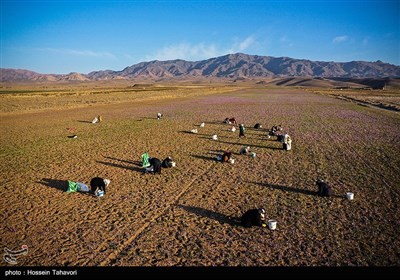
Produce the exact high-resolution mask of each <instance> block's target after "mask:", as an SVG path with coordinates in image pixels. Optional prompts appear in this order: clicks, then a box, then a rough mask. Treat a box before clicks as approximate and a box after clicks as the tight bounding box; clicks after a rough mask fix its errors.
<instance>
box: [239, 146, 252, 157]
mask: <svg viewBox="0 0 400 280" xmlns="http://www.w3.org/2000/svg"><path fill="white" fill-rule="evenodd" d="M239 152H240V154H241V155H247V156H248V155H250V154H251V153H252V152H251V148H250V146H244V147H242V148H241V149H240V151H239Z"/></svg>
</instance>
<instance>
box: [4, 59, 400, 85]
mask: <svg viewBox="0 0 400 280" xmlns="http://www.w3.org/2000/svg"><path fill="white" fill-rule="evenodd" d="M283 77H314V78H315V77H320V78H345V79H353V78H363V79H364V78H398V77H400V66H396V65H393V64H389V63H384V62H382V61H375V62H366V61H351V62H324V61H311V60H305V59H294V58H289V57H272V56H258V55H248V54H243V53H236V54H228V55H224V56H220V57H215V58H210V59H207V60H201V61H185V60H180V59H177V60H168V61H158V60H154V61H150V62H141V63H138V64H135V65H132V66H129V67H126V68H125V69H123V70H121V71H113V70H102V71H93V72H90V73H88V74H79V73H70V74H66V75H56V74H39V73H36V72H32V71H29V70H19V69H4V68H3V69H0V81H2V82H5V81H25V80H30V81H83V80H113V79H155V80H157V79H192V78H227V79H233V80H235V79H255V78H283Z"/></svg>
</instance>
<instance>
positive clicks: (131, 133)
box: [0, 85, 400, 266]
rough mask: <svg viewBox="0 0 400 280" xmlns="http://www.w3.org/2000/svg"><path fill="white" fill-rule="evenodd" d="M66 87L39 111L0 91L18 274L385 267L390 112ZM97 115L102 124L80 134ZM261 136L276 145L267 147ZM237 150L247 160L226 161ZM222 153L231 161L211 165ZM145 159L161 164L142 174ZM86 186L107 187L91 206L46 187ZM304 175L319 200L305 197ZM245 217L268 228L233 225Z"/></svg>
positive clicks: (277, 95)
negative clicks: (33, 270)
mask: <svg viewBox="0 0 400 280" xmlns="http://www.w3.org/2000/svg"><path fill="white" fill-rule="evenodd" d="M73 91H74V92H75V93H74V95H71V96H69V95H68V98H66V95H63V94H60V95H57V96H51V97H49V99H48V101H46V100H47V99H46V98H44V97H43V96H39V100H38V102H39V103H35V97H34V96H33V95H32V96H31V97H23V96H21V94H18V96H17V95H14V96H13V95H12V94H10V93H5V94H2V95H1V96H0V98H2V100H5V101H7V102H6V103H2V104H3V105H1V121H0V129H1V137H0V144H1V145H0V147H1V148H0V152H1V170H0V178H1V181H2V184H1V188H0V213H1V216H2V224H1V227H0V236H1V238H0V246H1V247H2V248H5V247H7V248H10V249H14V250H15V249H20V248H21V246H22V245H27V246H28V248H29V250H28V253H27V254H26V255H21V256H19V257H18V258H17V261H18V265H24V266H37V265H39V266H76V265H77V266H398V265H400V237H399V234H398V233H399V228H400V209H399V205H400V189H399V187H400V159H399V155H400V115H399V113H398V112H397V111H393V110H386V109H384V108H383V109H382V108H377V107H368V106H360V105H359V104H357V103H354V102H349V101H348V100H344V99H338V98H333V97H332V96H330V95H327V94H320V93H317V92H311V91H305V90H302V89H288V88H282V89H279V88H266V87H263V86H262V85H261V86H255V87H253V88H250V87H249V88H244V87H235V86H229V87H224V86H218V87H216V88H213V87H204V88H202V87H196V88H189V87H181V88H180V87H175V88H169V89H168V90H162V91H161V90H160V91H157V92H156V91H149V92H147V91H137V92H136V93H133V92H128V91H118V92H114V93H112V92H110V90H105V92H104V93H99V94H97V95H96V94H88V93H82V92H81V91H80V90H75V89H74V90H73ZM90 91H95V89H86V90H85V92H90ZM79 92H81V93H82V94H79ZM130 94H137V96H136V97H140V98H136V99H135V98H133V97H132V95H130ZM165 94H167V95H168V96H169V97H168V98H163V97H165ZM94 96H96V97H94ZM128 96H129V97H128ZM24 98H25V99H24ZM92 98H93V99H92ZM26 100H28V102H26ZM45 102H50V103H51V104H49V106H46V103H45ZM74 104H75V105H76V106H75V105H74ZM27 106H29V110H27V109H26V107H27ZM158 112H161V113H163V118H161V119H160V120H157V118H156V115H157V113H158ZM97 115H101V116H102V118H103V121H102V122H101V123H97V124H92V123H91V120H92V119H93V117H95V116H97ZM226 117H235V118H236V119H237V120H238V122H239V123H243V124H244V125H245V128H246V130H245V135H246V137H244V138H239V137H238V135H239V130H237V131H235V132H232V131H231V128H232V126H231V125H228V124H224V123H223V120H224V119H225V118H226ZM202 122H204V124H205V125H204V127H200V123H202ZM256 123H260V124H261V125H262V128H261V129H255V128H254V125H255V124H256ZM273 125H282V127H283V130H284V131H285V132H288V133H289V134H290V136H291V138H292V140H293V143H292V150H290V151H284V150H282V144H281V143H280V142H278V141H276V139H275V137H271V138H268V137H267V130H268V129H269V128H270V127H271V126H273ZM192 129H197V130H198V133H197V134H194V133H190V130H192ZM73 134H74V135H77V138H69V137H68V136H71V135H73ZM214 134H216V135H218V140H216V141H215V140H213V139H212V135H214ZM242 146H250V147H251V148H252V150H253V151H254V152H255V153H256V157H255V158H252V157H248V156H244V155H240V154H239V150H240V148H241V147H242ZM224 150H231V151H232V152H233V157H234V158H235V159H236V161H235V163H234V164H228V163H224V164H223V163H220V162H217V161H216V155H217V154H220V153H221V152H222V151H224ZM146 151H147V152H148V153H149V155H150V156H152V157H157V158H159V159H161V160H162V159H164V158H165V157H167V156H171V157H173V159H174V160H175V161H176V167H174V168H169V169H162V173H161V174H160V175H153V174H144V173H143V172H142V170H141V167H140V163H139V160H140V157H141V155H142V154H143V153H144V152H146ZM95 176H101V177H104V178H109V179H110V180H111V183H110V185H109V187H108V190H107V194H106V195H105V196H104V197H101V198H96V197H91V196H87V195H83V194H80V193H69V194H68V193H66V192H65V191H63V189H62V188H63V187H65V182H66V180H73V181H79V182H84V183H89V181H90V179H91V178H92V177H95ZM317 178H324V179H325V180H326V181H327V182H328V183H329V184H330V185H331V186H332V188H333V193H334V195H333V196H332V197H330V198H321V197H318V196H316V195H315V191H316V186H315V180H316V179H317ZM347 192H353V193H354V200H351V201H350V200H347V199H346V197H345V195H346V193H347ZM256 207H264V208H265V209H266V212H267V219H275V220H277V229H276V230H274V231H271V230H269V229H268V228H261V227H252V228H244V227H242V226H240V225H239V224H238V223H237V219H238V218H239V217H240V216H241V215H242V214H243V213H244V212H245V211H246V210H248V209H250V208H256ZM1 265H2V266H8V265H9V264H7V263H6V262H4V261H3V262H1Z"/></svg>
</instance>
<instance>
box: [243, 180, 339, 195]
mask: <svg viewBox="0 0 400 280" xmlns="http://www.w3.org/2000/svg"><path fill="white" fill-rule="evenodd" d="M249 183H251V184H256V185H260V186H263V187H268V188H271V189H275V190H281V191H286V192H292V193H301V194H305V195H314V196H318V194H317V191H310V190H304V189H299V188H294V187H287V186H281V185H274V184H269V183H259V182H249ZM330 197H336V198H343V197H344V196H341V195H331V196H330Z"/></svg>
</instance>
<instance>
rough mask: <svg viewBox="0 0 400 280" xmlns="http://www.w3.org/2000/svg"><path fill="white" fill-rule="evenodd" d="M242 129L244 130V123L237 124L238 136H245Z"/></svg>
mask: <svg viewBox="0 0 400 280" xmlns="http://www.w3.org/2000/svg"><path fill="white" fill-rule="evenodd" d="M244 130H245V128H244V125H243V124H242V123H241V124H240V125H239V137H246V136H245V135H244Z"/></svg>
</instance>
